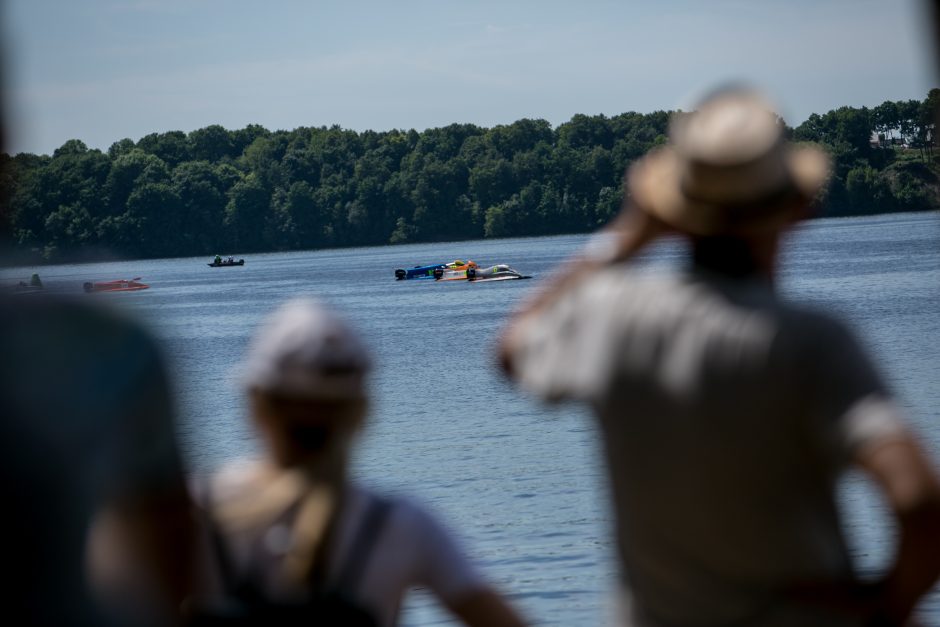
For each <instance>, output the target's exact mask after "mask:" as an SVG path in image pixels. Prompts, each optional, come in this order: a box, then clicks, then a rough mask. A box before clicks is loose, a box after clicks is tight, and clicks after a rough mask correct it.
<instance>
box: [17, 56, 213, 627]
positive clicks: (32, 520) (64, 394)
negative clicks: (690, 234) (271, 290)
mask: <svg viewBox="0 0 940 627" xmlns="http://www.w3.org/2000/svg"><path fill="white" fill-rule="evenodd" d="M2 52H3V51H0V53H2ZM5 60H6V58H5V57H0V61H5ZM5 70H6V66H5V64H4V63H2V62H0V84H4V82H3V80H2V79H3V78H4V77H5V75H6V72H5ZM5 113H6V102H5V98H4V99H0V149H6V147H7V143H6V140H7V137H8V135H7V133H6V130H7V126H6V122H7V117H6V115H5ZM5 163H9V162H8V161H7V162H5ZM0 167H4V166H3V165H0ZM8 200H9V199H8V198H0V255H4V254H5V252H6V251H5V250H4V249H5V248H6V247H7V246H8V245H9V242H10V241H12V237H11V234H10V232H9V229H10V222H9V218H10V216H9V215H6V211H8V210H9V207H10V204H9V202H8ZM30 286H31V287H35V288H40V287H42V282H41V281H40V280H39V275H38V274H34V275H33V276H32V277H31V279H30ZM0 473H2V475H3V477H4V497H5V498H4V508H3V513H2V514H0V538H2V540H3V542H4V545H5V546H4V549H3V559H4V568H3V574H2V575H0V595H2V597H0V598H2V601H3V615H4V616H6V617H7V621H10V620H12V619H16V620H18V621H19V622H21V623H24V624H29V625H37V626H40V625H43V626H44V625H49V626H52V625H56V626H63V625H96V626H99V625H147V626H149V625H173V624H178V623H179V621H180V618H181V614H180V612H179V607H180V604H181V602H182V601H183V600H184V599H185V598H187V597H188V596H190V595H191V594H192V591H193V583H194V581H195V577H194V574H195V569H194V563H193V556H194V555H195V551H194V546H195V544H194V543H195V540H196V535H195V526H194V521H193V518H192V513H193V512H192V508H191V506H190V504H191V501H190V500H189V497H188V492H187V489H186V484H185V481H184V478H183V471H182V467H181V463H180V459H179V455H178V451H177V447H176V441H175V434H174V415H173V411H172V402H171V398H170V393H169V390H168V385H167V379H166V372H165V370H164V366H163V362H162V359H161V357H160V355H159V352H158V350H157V347H156V345H155V343H154V341H153V340H152V339H151V337H150V336H149V334H147V333H146V332H145V331H144V330H143V329H142V328H141V327H140V326H139V325H138V324H137V323H136V322H134V321H132V320H130V319H128V318H127V317H126V316H123V315H118V314H117V313H115V312H113V311H110V310H106V309H104V308H101V307H96V306H92V305H90V304H88V303H87V302H79V301H78V300H77V299H69V298H63V297H60V296H55V295H47V294H43V295H40V296H32V297H29V298H23V297H22V296H21V295H20V296H17V295H12V294H2V295H0Z"/></svg>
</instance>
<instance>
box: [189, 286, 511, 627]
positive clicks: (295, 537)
mask: <svg viewBox="0 0 940 627" xmlns="http://www.w3.org/2000/svg"><path fill="white" fill-rule="evenodd" d="M245 365H246V369H245V373H244V384H245V387H246V389H247V391H248V394H249V399H250V406H251V414H252V418H253V419H254V422H255V425H256V426H257V428H258V430H259V432H260V434H261V436H262V440H263V444H264V449H265V452H264V456H263V459H262V460H259V461H255V462H240V463H235V464H233V465H231V466H229V467H228V468H226V469H223V471H222V472H221V473H219V474H218V475H217V476H216V477H215V478H214V480H213V481H211V482H210V485H209V486H208V489H206V490H204V494H202V495H201V496H199V497H198V498H197V500H198V501H200V502H202V503H203V504H204V505H205V506H206V510H207V513H208V523H209V527H210V531H211V533H212V537H213V549H214V557H215V558H216V559H215V563H216V564H217V568H216V571H217V574H218V575H219V577H218V579H219V582H218V586H219V587H218V590H217V592H216V594H215V595H214V597H215V599H216V601H217V602H216V603H214V604H213V603H207V602H205V599H202V600H200V601H197V602H194V603H193V604H192V607H193V608H194V609H193V610H192V614H193V615H194V616H195V618H194V622H195V623H197V624H199V623H200V621H201V620H202V621H203V624H208V625H218V624H220V622H224V621H223V620H222V619H226V618H227V619H230V620H234V621H235V623H237V624H239V625H249V624H250V625H254V624H258V625H266V624H272V625H275V624H277V625H294V624H325V625H334V624H335V625H350V626H352V625H367V624H368V625H371V624H376V625H394V624H396V623H397V620H398V611H399V607H400V604H401V601H402V598H403V596H404V595H405V594H406V593H407V592H408V590H409V589H411V588H413V587H416V586H424V587H426V588H428V589H429V590H430V591H431V592H433V593H434V595H435V596H436V597H437V598H438V599H439V600H440V601H441V602H442V603H443V604H444V605H445V606H446V607H447V608H448V609H450V610H451V611H452V612H453V613H454V614H456V615H457V617H458V618H460V619H461V620H462V621H463V622H465V623H466V624H468V625H479V626H481V627H482V626H487V625H493V626H508V627H515V626H519V625H521V624H522V622H521V620H520V619H519V617H518V616H517V615H516V614H515V612H514V611H513V610H512V609H511V608H510V607H509V606H508V605H507V604H506V602H505V601H504V600H503V599H502V597H500V596H499V595H498V594H497V593H496V592H495V591H494V590H493V589H492V588H491V587H490V586H489V585H487V584H486V583H485V582H484V580H483V579H482V578H481V577H480V575H479V574H478V573H477V572H476V570H475V569H474V568H473V567H472V566H471V564H470V563H469V562H468V561H467V559H466V558H465V557H464V556H463V554H462V553H461V551H460V550H459V549H458V547H457V545H456V544H455V542H454V540H453V539H452V538H451V536H450V535H449V534H448V533H447V532H446V531H445V529H444V528H443V527H442V526H441V525H440V524H439V523H438V522H436V521H435V519H434V518H433V517H431V516H430V515H429V514H428V513H427V512H425V511H424V510H423V509H421V508H419V507H418V506H416V505H414V504H413V503H411V502H409V501H407V500H403V499H390V498H383V497H379V496H378V495H376V494H374V493H372V492H370V491H368V490H366V489H364V488H361V487H359V486H357V485H355V484H354V483H352V482H351V481H350V480H349V478H348V470H349V457H350V454H351V446H352V443H353V440H354V438H355V436H356V435H357V433H358V432H359V430H360V429H361V428H362V426H363V424H364V423H365V419H366V414H367V410H368V394H367V387H366V376H367V373H368V371H369V368H370V358H369V355H368V353H367V351H366V349H365V347H364V346H363V345H362V343H361V342H360V341H359V338H358V336H357V335H356V333H355V332H354V331H353V330H352V329H351V328H349V327H348V326H347V325H346V324H345V323H344V322H343V321H342V320H341V319H340V318H339V317H337V316H336V315H335V314H334V313H332V312H331V311H329V310H328V309H326V308H325V307H323V306H322V305H320V304H319V303H317V302H315V301H312V300H307V299H300V300H295V301H291V302H289V303H287V304H285V305H284V306H282V307H281V308H280V309H278V310H277V311H276V312H275V313H274V314H273V315H272V316H271V317H270V318H269V319H268V320H267V321H266V323H265V324H264V325H263V326H262V328H261V330H260V332H259V333H258V334H257V336H256V337H255V338H254V340H253V342H252V344H251V348H250V349H249V354H248V358H247V359H246V364H245ZM212 596H213V595H210V597H212ZM218 601H224V604H222V605H220V604H219V603H218ZM233 608H234V609H233ZM226 624H233V623H232V622H228V623H226Z"/></svg>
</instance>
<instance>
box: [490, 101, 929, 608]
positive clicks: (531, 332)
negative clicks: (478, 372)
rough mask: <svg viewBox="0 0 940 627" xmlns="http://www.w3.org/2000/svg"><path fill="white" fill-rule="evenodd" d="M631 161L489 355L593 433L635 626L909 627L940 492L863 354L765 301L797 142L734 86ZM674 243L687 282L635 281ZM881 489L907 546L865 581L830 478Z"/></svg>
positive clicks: (848, 340)
mask: <svg viewBox="0 0 940 627" xmlns="http://www.w3.org/2000/svg"><path fill="white" fill-rule="evenodd" d="M670 140H671V141H670V144H669V145H667V146H665V147H663V148H661V149H659V150H657V151H654V152H653V153H650V154H649V155H647V156H646V157H645V158H643V159H641V160H640V161H639V162H637V163H636V164H634V166H633V167H632V168H631V169H630V170H629V172H628V175H627V177H626V185H627V189H628V192H629V195H628V199H627V201H625V202H626V206H625V209H624V211H623V212H622V213H621V215H620V216H618V218H617V219H616V221H615V223H614V224H613V226H612V228H610V229H609V232H605V233H603V234H600V235H595V236H594V238H593V239H592V240H591V241H590V243H589V245H588V247H587V248H586V250H585V251H584V253H583V254H582V255H581V256H580V257H579V258H577V259H575V260H572V261H571V262H569V264H568V265H567V267H566V268H565V269H564V270H563V271H562V272H561V273H560V276H559V277H558V278H557V280H554V281H552V283H551V284H550V285H548V286H547V287H546V288H545V289H544V290H543V291H541V292H540V293H538V294H537V295H536V296H535V297H533V298H532V299H531V300H530V301H529V302H528V303H527V304H526V305H524V306H523V308H522V309H521V310H520V311H519V312H517V313H516V315H514V317H513V318H512V319H511V321H510V324H509V326H508V327H507V328H506V330H505V332H504V334H503V336H502V340H501V344H500V358H501V361H502V364H503V366H504V367H505V368H506V369H507V370H508V372H509V373H510V374H511V376H512V377H514V378H515V380H516V381H517V382H518V383H519V385H520V386H521V387H522V388H524V389H526V390H528V391H530V392H533V393H535V394H536V395H538V396H540V397H542V398H544V399H547V400H564V399H572V400H579V401H583V402H586V403H588V404H589V405H590V406H591V408H592V409H593V411H594V413H595V415H596V416H597V417H598V419H599V422H600V425H601V429H602V433H603V440H604V441H603V444H604V447H605V452H606V458H607V460H606V461H607V466H608V472H609V479H610V484H611V490H612V494H613V500H614V511H615V516H616V536H617V541H618V548H619V557H620V563H621V571H622V577H623V579H622V582H623V594H622V595H619V598H621V599H622V600H623V608H622V618H623V620H624V621H625V623H626V624H632V625H643V626H660V625H670V626H681V625H901V624H905V622H906V621H907V620H909V617H910V616H911V612H912V609H913V608H914V606H915V604H916V602H917V601H918V599H919V598H920V597H921V596H922V595H923V594H924V593H925V592H926V591H927V590H928V589H929V588H930V587H931V586H932V585H933V583H934V582H935V581H936V579H937V576H938V573H940V541H938V538H940V484H938V479H937V475H936V474H935V471H934V469H933V468H931V466H930V463H929V462H928V459H927V456H926V454H925V452H924V451H923V450H922V448H921V446H920V444H919V443H918V441H917V440H916V439H915V437H914V436H913V435H912V433H911V431H909V429H908V428H907V427H906V426H905V424H904V422H903V420H902V416H901V413H902V412H901V411H900V409H899V408H898V406H897V404H896V403H895V402H894V401H893V400H892V398H891V395H890V392H889V391H888V390H887V388H886V386H885V384H884V382H883V380H882V378H881V377H880V376H879V374H878V373H877V372H876V370H875V368H874V367H873V365H872V363H871V360H870V359H869V357H868V356H867V355H866V354H865V353H864V351H863V350H862V348H861V346H860V345H859V342H858V341H857V340H856V339H855V338H854V337H853V335H852V334H851V333H850V332H849V331H848V330H847V329H846V327H845V326H844V325H843V324H842V323H840V322H839V321H838V320H835V319H833V318H831V317H830V316H828V315H825V314H822V313H819V312H814V311H812V310H809V309H806V308H803V307H799V306H796V305H792V304H789V303H787V302H785V301H783V300H781V299H780V298H779V297H778V295H777V294H776V293H775V291H774V275H775V270H776V267H777V260H778V251H779V248H780V246H781V243H782V237H783V235H784V234H785V232H786V231H787V229H788V227H790V226H791V225H792V224H794V223H795V222H797V221H798V220H799V219H801V218H803V217H805V216H806V215H807V214H808V211H809V208H810V206H811V204H812V201H813V199H814V197H815V196H816V195H817V193H818V192H820V191H821V190H822V189H823V188H824V185H825V182H826V179H827V173H828V159H827V157H826V155H825V154H824V153H822V152H821V151H819V150H817V149H815V148H812V147H808V146H795V145H791V144H789V143H788V142H787V141H786V140H785V138H784V136H783V135H782V124H781V123H780V122H779V119H778V118H777V116H776V115H775V114H774V113H772V110H771V108H770V105H769V104H768V103H767V101H765V100H764V99H763V97H762V96H760V95H759V94H757V93H756V92H755V91H753V90H750V89H748V88H745V87H743V86H737V87H729V88H725V89H722V90H719V91H717V92H715V93H713V94H712V95H711V96H710V97H708V98H706V99H705V100H704V101H703V102H702V103H701V104H700V106H699V108H698V109H697V110H696V111H695V112H693V113H691V114H679V115H677V116H676V117H675V118H674V119H673V121H672V124H671V129H670ZM666 234H673V235H677V236H679V237H681V238H684V239H685V240H687V241H688V242H690V246H691V262H692V263H691V267H690V268H689V269H688V271H687V272H684V273H681V274H680V275H678V276H676V275H664V274H649V273H641V272H637V271H635V270H632V269H631V268H630V265H629V264H628V263H626V262H627V261H628V260H629V259H630V258H631V257H633V256H634V255H636V254H637V253H638V252H639V251H641V250H643V249H644V248H645V247H646V246H647V245H648V244H649V243H650V242H652V241H655V240H657V238H660V237H662V236H663V235H666ZM850 466H855V467H858V468H860V469H862V470H863V471H865V472H867V474H868V475H869V476H870V477H871V478H872V479H873V480H874V483H875V484H876V485H877V486H878V487H879V488H880V490H881V491H882V492H883V494H884V497H885V498H886V500H887V503H888V504H889V506H890V510H891V512H892V513H893V515H894V518H895V520H896V522H897V526H898V532H899V539H898V543H897V552H896V555H895V558H894V561H893V563H892V564H891V567H890V568H889V569H888V572H887V573H886V574H885V575H884V577H883V578H882V579H880V580H879V581H877V582H863V581H862V580H861V579H860V578H859V576H858V573H857V572H856V570H855V569H854V568H853V563H852V560H851V558H850V555H849V551H848V549H847V546H846V541H845V538H844V536H843V531H842V528H841V526H840V524H841V523H840V517H839V513H838V507H837V503H836V492H835V489H836V480H837V478H838V477H839V475H840V474H841V473H842V472H843V471H844V470H846V469H847V468H848V467H850Z"/></svg>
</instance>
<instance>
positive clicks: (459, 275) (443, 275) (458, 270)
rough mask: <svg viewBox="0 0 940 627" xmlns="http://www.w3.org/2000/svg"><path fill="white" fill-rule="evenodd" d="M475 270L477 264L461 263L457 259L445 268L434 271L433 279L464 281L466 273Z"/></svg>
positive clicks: (472, 262) (471, 262) (470, 262)
mask: <svg viewBox="0 0 940 627" xmlns="http://www.w3.org/2000/svg"><path fill="white" fill-rule="evenodd" d="M476 268H477V264H476V262H474V261H467V262H463V261H461V260H459V259H457V260H455V261H454V262H453V263H449V264H447V267H446V268H437V269H435V270H434V278H435V279H436V280H438V281H466V280H467V272H468V271H471V270H475V269H476Z"/></svg>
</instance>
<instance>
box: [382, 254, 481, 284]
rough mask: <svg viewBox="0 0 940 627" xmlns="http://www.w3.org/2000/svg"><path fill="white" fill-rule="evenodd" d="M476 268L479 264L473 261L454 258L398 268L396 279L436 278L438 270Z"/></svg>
mask: <svg viewBox="0 0 940 627" xmlns="http://www.w3.org/2000/svg"><path fill="white" fill-rule="evenodd" d="M471 267H472V268H476V267H477V264H476V263H474V262H473V261H463V260H461V259H454V260H453V261H451V262H450V263H436V264H433V265H430V266H415V267H414V268H408V269H405V268H398V269H397V270H395V279H397V280H398V281H404V280H405V279H434V278H437V277H435V275H434V273H435V272H436V271H437V270H463V271H464V272H466V270H467V268H471Z"/></svg>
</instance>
